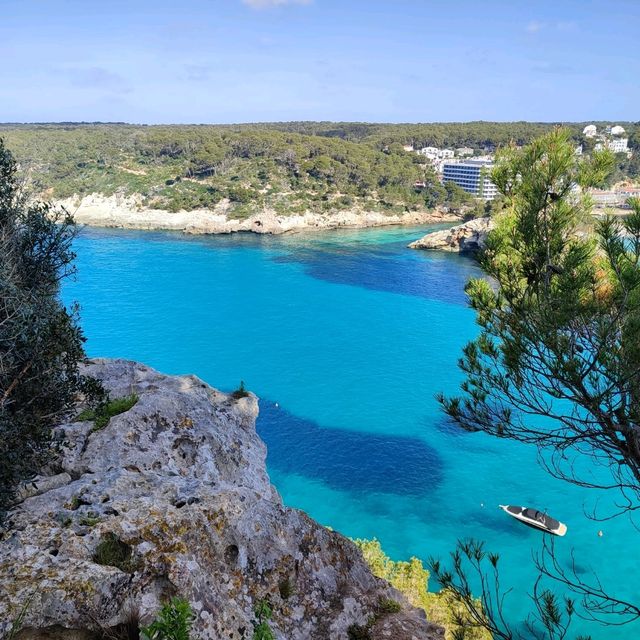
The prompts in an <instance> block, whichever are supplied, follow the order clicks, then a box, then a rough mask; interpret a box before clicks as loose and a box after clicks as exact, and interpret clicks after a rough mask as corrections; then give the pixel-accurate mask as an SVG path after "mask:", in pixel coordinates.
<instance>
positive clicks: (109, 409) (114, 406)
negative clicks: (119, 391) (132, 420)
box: [76, 393, 138, 432]
mask: <svg viewBox="0 0 640 640" xmlns="http://www.w3.org/2000/svg"><path fill="white" fill-rule="evenodd" d="M136 402H138V396H137V395H136V394H135V393H133V394H131V395H130V396H124V397H122V398H116V399H115V400H109V399H107V400H106V401H104V402H102V403H100V404H98V405H97V406H96V407H95V408H89V409H85V410H84V411H82V413H80V414H78V415H77V416H76V422H82V421H84V420H93V421H94V426H93V429H92V430H91V431H92V432H93V431H99V430H100V429H104V428H105V427H106V426H107V425H108V424H109V421H110V420H111V418H113V417H114V416H117V415H120V414H121V413H124V412H125V411H129V409H131V407H133V406H134V405H135V404H136Z"/></svg>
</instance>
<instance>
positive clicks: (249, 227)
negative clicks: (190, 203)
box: [54, 194, 460, 235]
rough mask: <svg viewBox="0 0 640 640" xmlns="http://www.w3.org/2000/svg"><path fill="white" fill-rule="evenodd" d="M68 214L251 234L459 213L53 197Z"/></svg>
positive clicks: (424, 220) (86, 221)
mask: <svg viewBox="0 0 640 640" xmlns="http://www.w3.org/2000/svg"><path fill="white" fill-rule="evenodd" d="M54 205H56V206H63V207H64V208H65V209H67V211H69V213H71V214H72V215H73V216H74V218H75V220H76V222H77V223H79V224H83V225H88V226H92V227H104V228H116V229H139V230H147V231H180V232H182V233H187V234H194V235H204V234H227V233H236V232H251V233H259V234H273V235H278V234H282V233H291V232H297V231H306V230H310V229H316V230H322V229H327V230H329V229H341V228H352V229H359V228H368V227H382V226H400V225H419V224H431V223H434V224H436V223H440V222H442V223H444V222H458V221H459V220H460V218H459V216H455V215H453V214H450V213H448V212H444V211H439V210H437V209H436V210H425V211H411V212H408V213H404V214H401V215H397V214H394V215H384V214H383V213H380V212H378V211H360V210H346V211H338V212H336V213H333V214H326V213H313V212H309V211H307V212H305V213H304V214H294V215H289V216H283V215H278V214H277V213H276V212H275V211H273V210H269V209H266V210H263V211H259V212H257V213H255V214H253V215H252V216H250V217H248V218H244V219H241V220H238V219H233V218H228V217H227V214H226V207H217V208H216V209H194V210H192V211H184V210H182V211H178V212H176V213H173V212H171V211H167V210H165V209H149V208H147V207H144V206H142V204H141V201H140V199H139V198H136V197H135V196H131V197H126V198H125V197H122V196H108V197H107V196H102V195H99V194H92V195H90V196H85V197H83V198H77V197H75V198H67V199H65V200H57V201H54Z"/></svg>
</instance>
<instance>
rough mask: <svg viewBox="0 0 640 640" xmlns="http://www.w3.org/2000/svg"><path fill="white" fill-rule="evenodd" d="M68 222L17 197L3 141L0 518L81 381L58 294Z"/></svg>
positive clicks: (68, 264)
mask: <svg viewBox="0 0 640 640" xmlns="http://www.w3.org/2000/svg"><path fill="white" fill-rule="evenodd" d="M74 235H75V226H74V222H73V219H72V218H71V217H70V216H69V215H68V214H67V213H66V212H64V211H56V210H54V209H52V208H51V207H50V206H49V205H46V204H40V203H35V204H28V203H27V202H26V201H25V199H24V198H23V197H21V195H20V189H19V186H18V180H17V178H16V165H15V163H14V161H13V158H12V156H11V154H10V153H9V151H8V150H7V149H6V148H5V146H4V144H3V142H2V141H0V362H1V363H2V367H0V460H2V465H0V518H1V517H2V515H3V514H4V512H5V511H6V509H7V508H8V506H9V505H10V504H11V501H12V499H13V496H14V492H15V487H16V485H17V484H18V483H19V482H20V481H24V480H27V479H29V478H31V477H33V476H34V475H35V474H36V472H37V470H38V468H39V467H40V466H41V465H42V464H43V463H44V462H45V461H46V459H47V457H48V454H49V451H50V448H49V445H50V442H51V433H52V429H53V427H54V425H55V424H56V422H57V421H58V420H59V419H60V417H61V416H62V415H63V414H64V413H66V412H67V411H68V410H69V409H70V408H71V407H72V405H73V403H74V400H75V397H76V394H77V393H78V392H79V391H82V390H83V386H84V384H85V383H86V380H84V379H83V377H82V376H81V375H80V373H79V370H78V363H79V361H80V360H81V359H82V358H83V357H84V353H83V348H82V343H83V341H84V338H83V336H82V332H81V330H80V328H79V326H78V322H77V315H76V310H75V309H72V310H70V311H69V310H67V309H65V308H64V307H63V305H62V304H61V302H60V299H59V290H60V282H61V280H62V279H63V278H65V277H67V276H68V275H69V274H70V273H72V272H73V266H72V263H73V259H74V257H75V256H74V253H73V251H72V248H71V244H72V241H73V238H74Z"/></svg>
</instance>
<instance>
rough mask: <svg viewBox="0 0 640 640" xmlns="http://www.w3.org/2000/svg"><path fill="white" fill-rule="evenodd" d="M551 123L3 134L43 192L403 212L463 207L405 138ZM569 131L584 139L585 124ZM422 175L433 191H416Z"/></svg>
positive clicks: (465, 140)
mask: <svg viewBox="0 0 640 640" xmlns="http://www.w3.org/2000/svg"><path fill="white" fill-rule="evenodd" d="M552 126H553V125H552V124H542V123H526V122H516V123H487V122H475V123H466V124H446V123H444V124H407V125H403V124H397V125H395V124H394V125H385V124H366V123H328V122H291V123H268V124H251V125H233V126H232V125H224V126H222V125H221V126H213V125H200V126H196V125H184V126H178V125H176V126H135V125H127V124H42V125H0V137H2V138H4V140H5V142H6V145H7V147H8V148H9V149H11V150H12V152H13V153H14V155H15V157H16V158H17V160H18V162H19V163H20V164H21V165H22V166H23V167H24V168H26V169H27V170H28V172H29V177H30V184H31V186H32V187H33V189H34V190H35V192H36V193H37V194H38V195H45V197H50V198H55V199H60V198H67V197H70V196H74V195H77V196H84V195H87V194H91V193H101V194H104V195H106V196H109V195H113V194H115V193H118V194H122V195H133V194H139V195H140V196H141V197H142V202H143V204H144V205H145V206H147V207H151V208H159V209H168V210H170V211H178V210H180V209H185V210H192V209H198V208H214V207H216V205H218V204H219V203H223V202H224V204H225V210H226V211H227V213H228V215H230V216H231V217H237V218H244V217H247V216H249V215H251V214H252V213H254V212H255V211H257V210H261V209H265V208H269V209H273V210H274V211H275V212H276V213H278V214H293V213H303V212H304V211H306V210H313V211H317V212H329V213H330V212H333V211H339V210H344V209H353V208H361V209H363V210H369V211H380V212H383V213H389V214H397V213H403V212H405V211H415V210H420V209H425V208H433V207H435V206H438V205H442V204H452V203H453V204H456V202H455V201H456V199H458V200H459V195H460V194H457V193H456V192H455V191H453V192H452V191H451V190H449V191H447V190H445V189H443V188H442V186H441V185H440V184H439V183H438V181H437V179H436V176H435V174H434V173H433V170H432V169H431V168H430V166H428V165H427V164H425V161H424V158H422V157H421V156H419V155H417V154H415V153H410V152H407V151H405V150H404V149H403V148H402V145H403V144H413V145H414V146H415V147H416V148H417V147H421V146H425V145H435V146H450V147H456V146H462V145H464V146H472V147H474V148H476V149H483V148H486V147H490V148H495V147H499V146H502V145H506V144H509V143H510V142H514V143H515V144H523V143H526V142H529V141H530V140H531V139H533V138H535V137H536V136H538V135H540V134H541V133H543V132H545V131H547V130H549V129H550V128H551V127H552ZM625 127H626V128H627V130H628V131H631V132H633V128H634V126H633V125H630V124H627V123H625ZM570 129H571V131H572V133H573V135H574V138H575V140H576V141H578V140H580V137H581V133H580V132H581V130H582V125H581V124H575V125H570ZM636 137H637V135H636ZM416 182H424V183H426V187H425V188H423V189H420V190H417V189H416V188H415V187H414V185H415V183H416ZM458 204H459V203H458Z"/></svg>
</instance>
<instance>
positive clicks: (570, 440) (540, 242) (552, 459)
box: [432, 130, 640, 638]
mask: <svg viewBox="0 0 640 640" xmlns="http://www.w3.org/2000/svg"><path fill="white" fill-rule="evenodd" d="M613 167H614V159H613V157H612V155H611V154H610V153H609V152H602V153H595V154H593V155H592V156H591V157H590V158H589V159H588V160H579V159H577V158H576V157H575V155H574V153H573V145H572V144H570V142H569V133H568V132H567V131H563V130H556V131H553V132H551V133H549V134H547V135H545V136H543V137H542V138H540V139H539V140H536V141H534V142H533V143H531V144H530V145H528V146H526V147H525V148H524V149H522V150H515V149H507V150H505V152H504V153H503V154H502V157H501V161H500V162H499V163H498V165H497V167H496V168H495V170H494V172H493V176H492V179H493V181H494V182H495V184H496V185H497V187H498V189H499V190H500V192H501V193H502V194H503V196H504V203H505V208H504V210H503V211H502V213H501V214H500V215H499V216H498V219H497V228H496V229H495V231H494V232H492V233H491V234H490V236H489V239H488V243H487V249H486V251H485V252H484V254H483V255H482V256H481V258H480V261H481V264H482V267H483V269H484V271H485V272H486V274H487V276H489V278H488V279H487V278H477V279H474V280H471V281H470V282H469V284H468V285H467V293H468V295H469V300H470V304H471V306H472V308H473V309H474V310H475V311H476V320H477V323H478V325H479V327H480V335H479V336H478V338H477V339H476V340H474V341H472V342H471V343H469V344H468V345H467V346H466V347H465V348H464V352H463V356H462V358H461V360H460V367H461V369H462V371H463V372H464V374H465V376H466V377H465V380H464V382H463V384H462V388H461V395H460V396H458V397H453V398H446V397H440V401H441V403H442V406H443V408H444V410H445V412H446V413H447V414H448V415H449V416H450V418H451V419H453V420H454V421H455V422H456V423H458V424H459V425H460V426H461V427H463V428H464V429H466V430H469V431H483V432H485V433H487V434H490V435H492V436H496V437H499V438H507V439H511V440H516V441H520V442H524V443H528V444H532V445H534V446H536V447H538V449H539V452H540V459H541V460H542V462H543V464H544V465H545V467H546V469H547V470H548V471H549V472H550V473H552V474H553V475H554V476H556V477H558V478H561V479H563V480H566V481H569V482H572V483H576V484H579V485H581V486H584V487H589V488H598V489H608V490H613V491H616V492H617V493H618V494H619V495H618V496H617V497H618V498H622V500H618V504H619V505H620V511H619V513H621V514H622V513H625V514H629V513H631V512H632V511H634V510H636V509H637V508H638V506H639V504H640V503H639V498H640V200H639V199H631V200H630V201H629V205H630V208H631V213H630V214H629V215H628V216H627V217H626V218H624V219H621V218H613V217H604V218H603V219H601V220H600V221H598V222H596V223H595V228H594V232H593V233H591V232H589V226H590V225H591V224H592V220H591V218H590V216H589V213H590V209H591V205H590V200H589V196H588V195H587V194H586V193H585V192H584V191H582V192H580V191H579V190H576V185H578V186H580V187H582V188H583V189H585V188H587V187H592V186H597V185H600V184H602V183H603V182H604V181H605V180H606V179H607V176H608V175H609V174H610V172H611V171H612V170H613ZM611 515H615V514H607V517H610V516H611ZM452 559H453V564H454V569H453V570H452V571H450V570H446V569H444V568H443V566H442V565H440V564H432V573H433V574H434V575H436V576H437V577H438V579H439V580H440V581H441V583H442V584H443V585H444V586H446V587H448V588H450V589H452V590H453V591H454V592H455V593H457V594H458V596H459V597H460V598H461V600H462V601H464V602H466V603H467V604H469V603H470V600H469V595H468V593H466V590H467V585H468V582H467V581H466V578H465V573H464V571H463V570H462V569H461V567H462V565H463V563H464V561H465V560H466V561H467V563H468V564H470V567H471V569H472V570H473V571H475V572H476V573H479V574H481V575H483V572H484V569H483V568H482V566H481V565H484V564H487V566H488V568H489V571H494V570H496V568H497V562H498V560H497V556H496V555H491V554H487V553H486V552H485V551H484V550H483V548H482V546H481V545H479V544H477V543H469V542H467V543H464V544H463V543H461V544H460V545H459V548H458V550H457V551H456V552H455V553H454V554H453V556H452ZM538 562H539V569H540V571H541V572H542V573H543V574H545V575H547V576H550V577H553V578H556V579H558V580H560V582H561V583H563V584H564V585H565V586H567V587H569V588H570V589H571V590H573V591H574V592H575V593H576V594H577V595H578V597H579V598H580V604H581V606H582V607H583V609H584V612H585V613H584V614H581V615H586V616H588V617H591V618H592V619H593V620H598V621H603V622H609V621H610V620H611V618H610V615H611V614H619V615H620V616H621V618H620V619H618V620H616V623H619V622H620V621H622V622H626V621H629V620H632V619H635V618H637V617H639V616H640V603H633V602H625V601H622V600H619V599H617V598H616V597H615V596H614V595H612V594H610V593H608V592H607V591H606V590H605V589H604V588H603V587H602V585H600V583H599V582H598V581H597V579H596V580H595V581H594V582H593V583H591V584H589V583H588V581H587V580H585V579H583V577H581V576H579V575H578V573H576V572H573V573H571V569H569V570H566V569H565V568H563V567H562V566H561V564H560V563H559V562H558V561H557V559H556V558H555V556H554V553H553V545H552V544H550V543H545V546H544V548H543V551H542V554H541V556H539V557H538ZM485 586H486V585H485ZM537 586H538V585H536V587H537ZM483 591H484V589H483ZM534 602H535V604H536V607H537V615H535V616H534V618H535V621H534V622H537V627H536V628H537V629H538V631H537V632H536V633H538V634H539V635H534V636H530V635H526V637H540V638H564V637H565V636H566V633H567V628H566V626H567V621H568V620H570V618H571V616H572V615H573V612H574V603H573V601H571V600H566V602H565V605H561V604H559V602H558V601H557V599H556V598H555V597H554V596H553V594H551V592H549V591H547V590H541V591H539V592H538V594H537V596H534ZM483 605H485V609H484V611H481V612H479V613H478V612H477V615H478V616H486V620H487V624H486V626H487V628H490V629H491V631H492V633H493V634H494V637H499V638H519V637H521V636H520V635H518V633H517V632H514V631H513V630H512V628H511V627H510V625H509V624H508V623H507V622H506V621H505V620H504V618H502V617H501V616H502V613H501V611H500V605H501V600H500V599H499V597H498V596H497V592H496V595H495V597H494V598H493V600H491V599H489V600H487V599H485V598H483Z"/></svg>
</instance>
